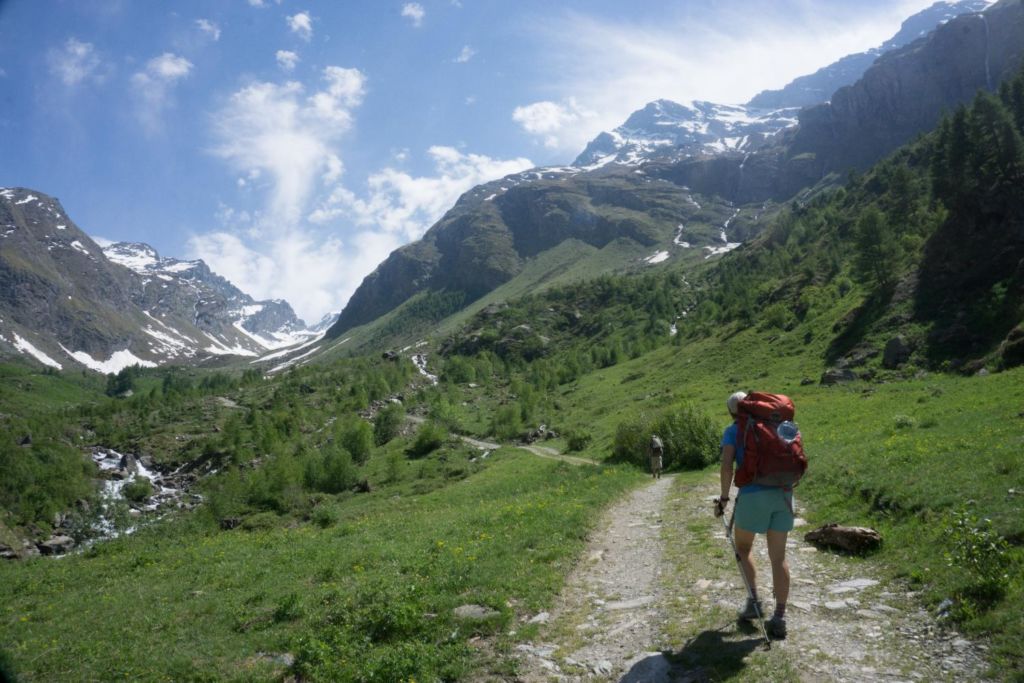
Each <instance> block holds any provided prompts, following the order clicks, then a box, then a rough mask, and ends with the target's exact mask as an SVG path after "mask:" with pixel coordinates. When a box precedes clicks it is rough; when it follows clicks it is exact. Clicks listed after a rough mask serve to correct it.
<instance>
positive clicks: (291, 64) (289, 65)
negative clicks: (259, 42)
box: [274, 50, 299, 71]
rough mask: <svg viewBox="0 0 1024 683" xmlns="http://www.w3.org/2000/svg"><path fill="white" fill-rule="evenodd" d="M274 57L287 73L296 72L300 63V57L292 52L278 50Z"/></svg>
mask: <svg viewBox="0 0 1024 683" xmlns="http://www.w3.org/2000/svg"><path fill="white" fill-rule="evenodd" d="M274 56H275V57H276V58H277V65H278V66H279V67H281V68H282V69H283V70H285V71H292V70H294V69H295V65H296V64H298V63H299V56H298V55H297V54H295V53H294V52H292V51H291V50H278V51H277V52H276V53H275V55H274Z"/></svg>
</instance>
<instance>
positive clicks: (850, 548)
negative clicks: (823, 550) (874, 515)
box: [804, 524, 882, 554]
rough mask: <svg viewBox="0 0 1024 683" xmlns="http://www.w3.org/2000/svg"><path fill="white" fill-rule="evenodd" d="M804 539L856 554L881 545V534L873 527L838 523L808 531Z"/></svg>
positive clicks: (875, 548)
mask: <svg viewBox="0 0 1024 683" xmlns="http://www.w3.org/2000/svg"><path fill="white" fill-rule="evenodd" d="M804 540H805V541H807V542H808V543H813V544H815V545H819V546H826V547H830V548H838V549H840V550H845V551H846V552H848V553H856V554H861V553H866V552H869V551H871V550H877V549H878V548H879V547H880V546H881V545H882V536H881V534H879V533H878V532H877V531H875V530H874V529H868V528H865V527H860V526H840V525H838V524H826V525H825V526H823V527H819V528H817V529H815V530H814V531H808V532H807V533H806V534H804Z"/></svg>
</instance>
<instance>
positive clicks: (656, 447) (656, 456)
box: [647, 434, 665, 479]
mask: <svg viewBox="0 0 1024 683" xmlns="http://www.w3.org/2000/svg"><path fill="white" fill-rule="evenodd" d="M647 452H648V454H649V455H650V458H651V475H652V476H653V477H654V478H655V479H661V468H662V465H663V463H662V455H664V453H665V444H663V443H662V442H661V438H660V437H659V436H658V435H657V434H651V443H650V444H649V445H648V446H647Z"/></svg>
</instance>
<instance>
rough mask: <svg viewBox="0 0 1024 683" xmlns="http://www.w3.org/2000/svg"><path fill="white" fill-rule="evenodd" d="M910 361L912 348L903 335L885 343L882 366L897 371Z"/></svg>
mask: <svg viewBox="0 0 1024 683" xmlns="http://www.w3.org/2000/svg"><path fill="white" fill-rule="evenodd" d="M908 360H910V346H908V345H907V340H906V339H904V338H903V335H897V336H895V337H893V338H892V339H890V340H889V341H887V342H886V343H885V351H884V352H883V354H882V366H883V367H885V368H887V369H889V370H895V369H896V368H898V367H899V366H901V365H903V364H904V363H906V362H907V361H908Z"/></svg>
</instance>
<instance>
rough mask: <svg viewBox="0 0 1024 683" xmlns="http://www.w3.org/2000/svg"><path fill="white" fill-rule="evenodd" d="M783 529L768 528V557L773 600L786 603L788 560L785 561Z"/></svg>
mask: <svg viewBox="0 0 1024 683" xmlns="http://www.w3.org/2000/svg"><path fill="white" fill-rule="evenodd" d="M788 535H789V534H788V533H787V532H785V531H772V530H771V529H769V530H768V557H769V559H771V561H772V587H773V588H774V589H775V602H776V603H781V604H783V605H785V604H786V601H787V600H788V599H789V562H787V561H786V537H787V536H788Z"/></svg>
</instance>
